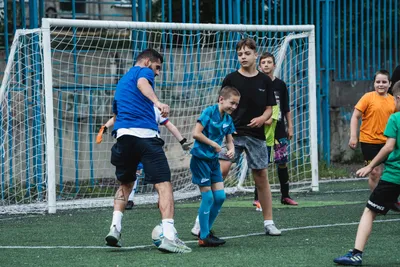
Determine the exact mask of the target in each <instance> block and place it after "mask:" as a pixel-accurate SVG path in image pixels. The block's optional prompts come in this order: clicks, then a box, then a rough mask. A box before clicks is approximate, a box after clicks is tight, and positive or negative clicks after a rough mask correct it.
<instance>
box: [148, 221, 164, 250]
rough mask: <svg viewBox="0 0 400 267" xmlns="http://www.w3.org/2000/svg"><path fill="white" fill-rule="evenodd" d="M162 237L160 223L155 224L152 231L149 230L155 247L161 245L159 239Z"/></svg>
mask: <svg viewBox="0 0 400 267" xmlns="http://www.w3.org/2000/svg"><path fill="white" fill-rule="evenodd" d="M163 237H164V234H163V229H162V226H161V224H159V225H156V227H154V229H153V231H152V232H151V239H152V240H153V244H154V245H155V246H156V247H159V246H160V245H161V240H162V238H163Z"/></svg>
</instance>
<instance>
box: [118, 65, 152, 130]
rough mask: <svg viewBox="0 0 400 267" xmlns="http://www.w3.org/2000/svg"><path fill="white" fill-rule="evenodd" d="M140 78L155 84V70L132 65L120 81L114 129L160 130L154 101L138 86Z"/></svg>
mask: <svg viewBox="0 0 400 267" xmlns="http://www.w3.org/2000/svg"><path fill="white" fill-rule="evenodd" d="M140 78H145V79H147V80H148V81H149V83H150V85H151V86H152V87H153V86H154V72H153V71H152V70H151V69H150V68H142V67H139V66H134V67H132V68H131V69H130V70H129V71H128V72H127V73H126V74H125V75H124V76H123V77H122V78H121V80H120V81H119V82H118V85H117V90H116V92H115V96H114V102H113V112H114V114H116V115H117V117H116V120H115V125H114V131H117V130H118V129H120V128H126V129H128V128H143V129H152V130H155V131H158V124H157V121H156V115H155V113H154V107H153V106H154V104H153V102H152V101H151V100H150V99H148V98H147V97H145V96H144V95H143V94H142V92H141V91H140V90H139V89H138V88H137V83H138V80H139V79H140Z"/></svg>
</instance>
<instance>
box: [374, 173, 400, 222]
mask: <svg viewBox="0 0 400 267" xmlns="http://www.w3.org/2000/svg"><path fill="white" fill-rule="evenodd" d="M399 195H400V185H398V184H394V183H391V182H386V181H382V180H379V183H378V185H377V186H376V188H375V190H374V191H373V192H372V193H371V195H370V197H369V200H368V202H367V208H369V209H370V210H372V211H375V212H376V213H380V214H386V213H387V212H388V211H389V210H390V209H392V208H394V204H396V203H397V198H398V197H399Z"/></svg>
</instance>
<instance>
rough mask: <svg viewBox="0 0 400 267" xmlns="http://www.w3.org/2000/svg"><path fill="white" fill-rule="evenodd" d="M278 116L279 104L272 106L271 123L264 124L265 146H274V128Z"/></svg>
mask: <svg viewBox="0 0 400 267" xmlns="http://www.w3.org/2000/svg"><path fill="white" fill-rule="evenodd" d="M278 117H279V106H278V105H275V106H273V107H272V123H271V125H265V126H264V134H265V142H266V143H267V146H274V144H275V128H276V123H277V122H278Z"/></svg>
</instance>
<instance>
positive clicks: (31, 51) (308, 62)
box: [0, 19, 318, 213]
mask: <svg viewBox="0 0 400 267" xmlns="http://www.w3.org/2000/svg"><path fill="white" fill-rule="evenodd" d="M42 25H43V26H42V29H37V30H30V31H24V30H20V31H18V32H17V33H16V35H15V38H14V42H13V45H12V47H11V52H10V57H9V59H8V64H7V67H6V71H5V75H4V77H3V81H2V84H1V90H0V101H1V109H0V110H1V116H2V121H1V123H2V127H1V131H0V149H1V157H0V168H1V178H0V179H1V183H0V184H1V187H0V193H1V202H0V203H1V204H0V205H1V209H0V213H14V212H44V211H48V212H50V213H54V212H55V211H56V209H66V208H74V207H79V208H88V207H99V206H112V202H113V196H114V193H115V191H116V189H117V188H118V182H117V181H116V179H115V175H114V171H115V169H114V167H113V166H112V165H111V163H110V149H111V147H112V145H113V144H114V143H115V139H114V138H113V137H112V136H111V135H110V134H106V135H104V136H103V142H102V143H101V144H96V142H95V140H96V135H97V132H98V130H99V128H100V127H101V126H102V125H104V124H105V123H106V122H107V120H108V119H109V118H110V117H111V116H112V115H113V114H112V101H113V95H114V92H115V88H116V85H117V83H118V81H119V79H120V78H121V77H122V76H123V75H124V74H125V73H126V72H127V71H128V70H129V68H130V67H132V66H133V65H134V64H135V58H136V57H137V55H138V53H140V52H141V51H142V50H144V49H146V48H154V49H156V50H158V51H160V53H161V54H162V55H163V56H164V63H163V69H162V72H161V75H160V77H157V78H156V83H155V91H156V94H157V95H158V97H159V98H160V100H161V101H162V102H164V103H167V104H168V105H170V107H171V113H170V116H169V119H170V121H171V122H172V123H173V124H175V125H176V127H177V128H178V129H179V130H180V132H181V133H182V135H183V136H184V137H186V138H187V139H189V140H192V136H191V132H192V130H193V127H194V125H195V123H196V120H197V118H198V117H199V115H200V113H201V111H202V110H203V109H204V108H206V107H207V106H209V105H213V104H215V103H216V101H217V96H218V91H219V90H220V87H221V83H222V80H223V79H224V77H225V76H226V75H227V74H229V73H230V72H233V71H235V70H237V69H238V68H239V64H238V60H237V56H236V51H235V46H236V43H237V41H238V40H240V39H241V38H243V37H251V38H254V39H255V40H256V42H257V45H258V52H259V53H262V52H265V51H269V52H272V53H273V54H274V55H275V56H276V59H277V72H276V76H277V77H279V78H281V79H282V80H283V81H285V82H286V84H287V86H288V90H289V92H290V108H291V110H292V116H293V122H294V138H293V139H292V141H291V142H290V146H289V159H290V162H289V176H290V180H291V190H310V189H313V190H318V178H317V177H318V166H317V165H318V162H317V148H316V140H317V137H316V102H315V67H314V66H315V48H314V27H313V26H306V25H305V26H259V25H212V24H174V23H144V22H111V21H80V20H59V19H44V20H43V24H42ZM111 130H112V129H109V132H111ZM160 131H161V136H162V138H163V139H164V140H165V146H164V150H165V153H166V155H167V158H168V162H169V165H170V168H171V173H172V184H173V188H174V194H175V199H180V198H190V197H195V196H197V195H198V194H199V192H198V189H197V188H196V187H195V186H194V185H193V184H192V183H191V174H190V170H189V162H190V155H188V154H185V153H184V152H183V150H182V148H181V146H180V144H179V142H178V141H177V140H176V139H175V138H174V137H173V136H172V135H171V134H170V133H169V132H168V131H167V130H166V129H164V127H163V126H160ZM269 179H270V183H271V185H272V186H273V189H274V190H278V189H279V180H278V179H277V175H276V170H275V166H273V165H271V167H270V168H269ZM143 180H144V179H143V177H139V180H138V186H137V189H136V190H137V193H136V196H135V197H136V199H135V203H139V204H140V203H152V202H156V201H157V195H156V193H155V190H154V188H153V186H152V185H148V184H144V183H143ZM225 184H226V188H227V192H228V193H229V192H235V191H237V190H245V191H251V190H254V181H253V179H252V178H251V170H248V168H247V162H246V158H245V156H244V155H242V157H241V159H240V161H239V162H236V163H234V164H233V165H232V169H231V171H230V173H229V176H228V177H227V178H226V180H225ZM275 185H278V187H275Z"/></svg>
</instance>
